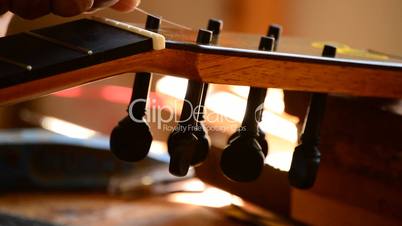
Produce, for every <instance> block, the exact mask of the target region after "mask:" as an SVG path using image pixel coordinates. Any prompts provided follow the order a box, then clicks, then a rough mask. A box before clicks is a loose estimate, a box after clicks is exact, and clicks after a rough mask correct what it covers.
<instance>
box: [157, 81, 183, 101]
mask: <svg viewBox="0 0 402 226" xmlns="http://www.w3.org/2000/svg"><path fill="white" fill-rule="evenodd" d="M187 82H188V80H187V79H184V78H179V77H171V76H165V77H163V78H161V79H160V80H159V81H158V83H157V84H156V90H157V91H158V92H161V93H163V94H166V95H168V96H171V97H174V98H177V99H183V98H184V96H185V94H186V90H187Z"/></svg>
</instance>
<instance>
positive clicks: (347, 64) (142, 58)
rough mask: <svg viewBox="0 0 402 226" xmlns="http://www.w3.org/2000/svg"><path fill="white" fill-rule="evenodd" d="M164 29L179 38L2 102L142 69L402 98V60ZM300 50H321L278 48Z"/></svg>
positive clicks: (1, 94) (10, 93)
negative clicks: (198, 37) (319, 53)
mask: <svg viewBox="0 0 402 226" xmlns="http://www.w3.org/2000/svg"><path fill="white" fill-rule="evenodd" d="M161 33H162V34H164V35H165V36H166V37H167V39H169V40H178V41H179V42H171V41H169V42H168V43H167V47H168V48H167V49H165V50H159V51H151V52H146V53H141V54H137V55H133V56H129V57H125V58H120V59H117V60H113V61H109V62H106V63H101V64H98V65H95V66H90V67H87V68H82V69H79V70H75V71H70V72H66V73H62V74H58V75H52V76H50V77H47V78H43V79H39V80H35V81H31V82H28V83H23V84H19V85H15V86H12V87H7V88H3V89H0V104H9V103H16V102H19V101H23V100H28V99H32V98H35V97H39V96H43V95H47V94H49V93H52V92H55V91H58V90H62V89H67V88H70V87H74V86H77V85H82V84H85V83H89V82H92V81H96V80H100V79H103V78H107V77H110V76H114V75H118V74H122V73H126V72H140V71H147V72H155V73H161V74H168V75H175V76H180V77H185V78H191V79H195V80H200V81H203V82H208V83H220V84H230V85H245V86H254V87H264V88H267V87H276V88H283V89H287V90H299V91H312V92H328V93H339V94H348V95H354V96H374V97H394V98H400V97H402V88H401V87H402V64H401V63H393V62H379V61H377V62H375V61H356V60H351V59H335V60H325V59H322V58H320V57H314V56H307V55H295V54H287V53H261V52H257V51H252V50H242V49H248V48H251V46H257V45H256V43H257V42H258V41H257V40H258V36H255V35H244V34H239V35H236V34H231V33H226V34H225V33H223V34H222V38H221V40H220V45H222V46H228V47H238V48H242V49H231V48H220V47H213V46H212V47H210V46H197V45H194V44H191V43H189V44H186V42H189V41H190V40H194V37H195V32H192V31H177V30H171V29H162V31H161ZM254 42H255V43H254ZM292 43H293V46H292ZM295 43H296V44H295ZM283 46H284V47H283ZM294 46H295V47H294ZM289 47H290V48H289ZM292 50H293V51H292ZM298 50H300V52H301V53H308V54H310V55H312V54H313V53H314V52H315V51H316V49H314V48H312V47H311V46H310V44H309V42H301V41H300V40H299V41H294V42H293V41H292V39H284V43H282V44H281V46H280V48H279V51H287V52H297V51H298ZM341 57H345V56H344V55H341Z"/></svg>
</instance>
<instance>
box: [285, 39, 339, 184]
mask: <svg viewBox="0 0 402 226" xmlns="http://www.w3.org/2000/svg"><path fill="white" fill-rule="evenodd" d="M322 56H323V57H335V56H336V48H335V47H333V46H330V45H325V46H324V49H323V52H322ZM327 96H328V94H326V93H313V94H311V98H310V106H309V108H308V113H307V115H306V120H305V122H304V123H305V124H304V129H303V134H302V135H301V138H300V140H301V143H300V145H298V146H297V147H296V148H295V151H294V153H293V158H292V164H291V167H290V170H289V174H288V177H289V183H290V184H291V185H292V186H293V187H296V188H299V189H308V188H311V187H312V186H313V185H314V182H315V180H316V177H317V173H318V168H319V165H320V160H321V154H320V151H319V149H318V144H319V140H320V126H321V122H322V120H323V117H324V113H325V108H326V101H327Z"/></svg>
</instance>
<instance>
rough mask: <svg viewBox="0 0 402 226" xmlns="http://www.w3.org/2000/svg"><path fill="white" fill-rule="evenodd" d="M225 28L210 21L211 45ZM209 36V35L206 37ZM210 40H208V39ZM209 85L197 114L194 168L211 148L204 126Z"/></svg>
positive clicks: (219, 21)
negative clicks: (196, 142)
mask: <svg viewBox="0 0 402 226" xmlns="http://www.w3.org/2000/svg"><path fill="white" fill-rule="evenodd" d="M222 27H223V22H222V21H221V20H217V19H210V20H209V21H208V26H207V29H208V30H209V31H212V40H211V43H214V44H216V43H217V42H218V39H219V34H220V32H221V30H222ZM206 36H208V35H206ZM206 40H208V38H206ZM208 87H209V85H208V83H204V88H203V92H202V96H201V102H200V105H199V106H200V107H199V109H198V110H199V111H198V113H197V119H198V120H197V123H198V129H197V130H196V131H195V132H194V135H195V136H196V137H197V139H198V142H199V145H198V146H197V150H196V152H195V153H194V155H193V158H192V161H191V165H192V166H199V165H200V164H202V163H203V162H204V160H205V159H206V158H207V155H208V151H209V148H210V146H211V145H210V144H211V142H210V139H209V136H208V134H207V129H206V128H205V124H204V106H205V100H206V96H207V92H208Z"/></svg>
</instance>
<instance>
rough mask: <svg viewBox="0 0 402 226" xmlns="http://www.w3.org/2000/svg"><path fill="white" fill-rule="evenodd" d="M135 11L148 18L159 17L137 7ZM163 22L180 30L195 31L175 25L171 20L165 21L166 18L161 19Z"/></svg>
mask: <svg viewBox="0 0 402 226" xmlns="http://www.w3.org/2000/svg"><path fill="white" fill-rule="evenodd" d="M135 10H136V11H138V12H139V13H142V14H144V15H146V16H154V17H158V16H155V15H154V14H152V13H150V12H148V11H145V10H143V9H141V8H138V7H137V8H136V9H135ZM161 21H162V22H163V23H167V24H170V25H172V26H175V27H178V28H181V29H184V30H189V31H192V30H193V29H192V28H190V27H187V26H184V25H181V24H178V23H175V22H173V21H171V20H168V19H165V18H161Z"/></svg>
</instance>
